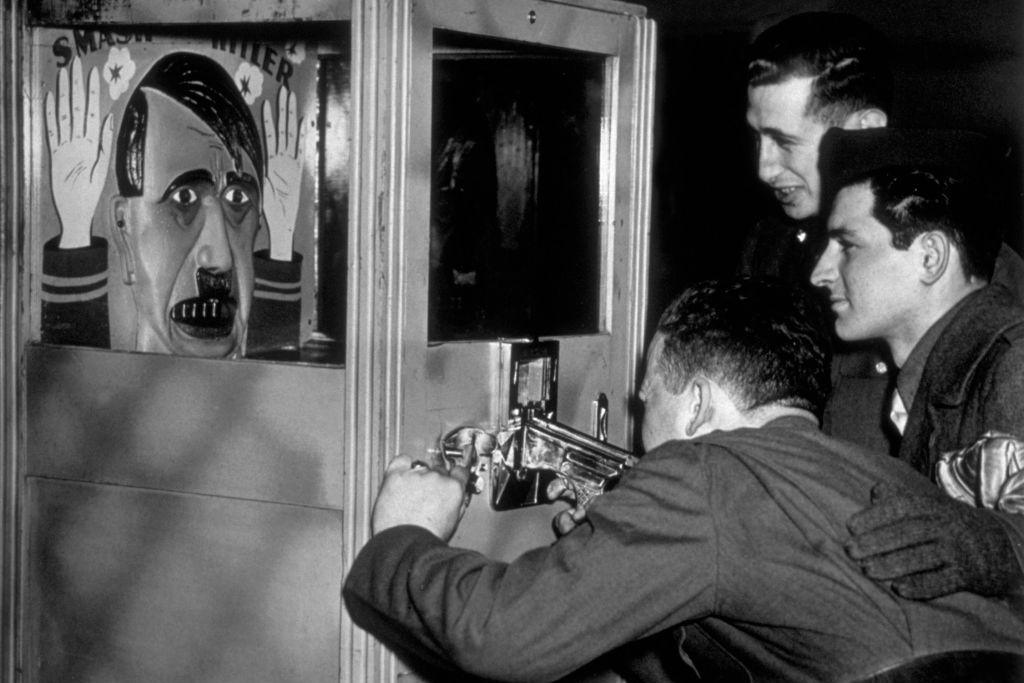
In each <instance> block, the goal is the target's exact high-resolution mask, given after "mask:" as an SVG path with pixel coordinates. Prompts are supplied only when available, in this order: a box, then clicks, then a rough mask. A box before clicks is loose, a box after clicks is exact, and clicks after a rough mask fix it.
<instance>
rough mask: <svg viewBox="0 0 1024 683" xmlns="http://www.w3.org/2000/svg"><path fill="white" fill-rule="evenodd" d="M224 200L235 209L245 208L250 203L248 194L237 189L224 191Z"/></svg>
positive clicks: (232, 188) (231, 188) (230, 188)
mask: <svg viewBox="0 0 1024 683" xmlns="http://www.w3.org/2000/svg"><path fill="white" fill-rule="evenodd" d="M224 200H225V201H226V202H227V203H228V204H231V205H232V206H235V207H243V206H246V205H248V204H249V203H250V202H251V201H252V199H251V198H250V197H249V193H248V192H246V191H245V190H243V189H241V188H238V187H229V188H227V189H226V190H224Z"/></svg>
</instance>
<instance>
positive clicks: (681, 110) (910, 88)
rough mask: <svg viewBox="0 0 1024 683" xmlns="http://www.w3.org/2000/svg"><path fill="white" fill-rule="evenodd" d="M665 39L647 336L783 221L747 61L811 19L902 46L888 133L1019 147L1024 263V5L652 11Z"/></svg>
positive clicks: (725, 3) (1016, 241) (651, 4)
mask: <svg viewBox="0 0 1024 683" xmlns="http://www.w3.org/2000/svg"><path fill="white" fill-rule="evenodd" d="M639 4H642V5H644V6H646V7H647V16H648V17H650V18H652V19H654V20H655V21H656V22H657V25H658V62H657V88H656V98H657V103H656V111H655V135H654V146H655V149H654V183H653V207H652V225H651V245H650V246H651V250H650V253H651V260H650V279H649V282H650V295H649V302H648V330H650V329H651V328H652V325H653V324H654V323H655V322H656V321H657V318H658V315H659V314H660V312H661V310H662V308H663V307H664V306H665V305H666V304H667V303H668V301H669V300H671V298H672V297H673V296H674V295H675V294H677V293H678V292H679V291H680V290H681V289H683V288H684V287H685V286H686V285H687V284H689V283H692V282H695V281H698V280H701V279H704V278H709V277H723V276H728V275H729V274H731V273H732V272H733V269H734V267H735V263H736V258H737V255H738V250H739V245H740V244H741V242H742V239H743V237H744V234H745V233H746V231H747V230H748V228H749V226H750V225H751V223H752V221H753V220H754V219H755V217H757V216H760V215H763V213H764V212H770V211H773V210H774V207H773V205H772V203H771V200H770V198H769V197H768V196H767V195H766V194H764V193H763V192H762V190H761V188H760V187H759V184H758V183H757V179H756V165H755V150H754V146H753V138H752V137H751V135H750V133H749V132H748V130H747V127H746V122H745V110H746V84H745V78H744V52H745V50H746V47H747V45H748V44H749V42H750V41H751V40H752V39H753V37H754V36H756V35H757V34H758V33H759V32H760V31H761V30H763V29H764V28H766V27H768V26H771V25H772V24H774V23H777V22H778V21H781V20H782V19H783V18H785V17H786V16H789V15H791V14H796V13H799V12H803V11H822V10H825V11H837V12H846V13H848V14H853V15H856V16H859V17H861V18H862V19H864V20H866V21H868V22H869V23H871V24H872V25H873V26H874V27H876V28H877V29H878V30H879V31H880V32H881V33H882V34H883V35H884V36H885V37H886V38H887V39H888V41H889V42H890V44H891V47H892V50H893V54H894V60H895V61H894V65H893V67H894V72H895V78H896V99H895V102H894V106H893V111H892V112H890V125H903V126H910V127H950V128H968V129H973V130H978V131H982V132H985V133H987V134H990V135H993V136H996V137H997V138H998V139H999V140H1000V141H1002V142H1005V143H1006V144H1007V145H1008V146H1011V147H1012V156H1011V159H1010V169H1011V171H1010V173H1009V176H1008V178H1007V184H1008V189H1009V190H1010V192H1011V193H1012V197H1013V199H1012V201H1011V205H1012V206H1011V212H1010V215H1009V216H1008V217H1007V232H1006V241H1007V242H1008V243H1009V244H1010V245H1011V246H1013V247H1015V248H1016V249H1017V250H1018V251H1020V250H1021V242H1022V237H1024V223H1022V222H1021V220H1020V214H1021V206H1022V204H1024V201H1022V200H1021V196H1022V195H1021V187H1022V186H1024V181H1022V180H1021V172H1020V167H1021V164H1020V162H1019V155H1020V149H1021V148H1022V146H1024V145H1022V143H1024V101H1022V99H1024V96H1022V93H1024V55H1022V43H1024V2H1021V0H986V1H976V2H971V1H966V2H964V1H961V2H957V1H956V0H902V1H899V2H893V1H891V0H890V1H888V2H881V1H879V2H876V1H863V0H862V1H860V2H856V1H853V0H845V1H841V0H833V1H830V2H823V1H818V2H806V1H805V2H785V1H775V2H771V1H768V0H647V1H646V2H640V3H639Z"/></svg>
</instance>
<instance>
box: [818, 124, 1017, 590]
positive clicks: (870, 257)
mask: <svg viewBox="0 0 1024 683" xmlns="http://www.w3.org/2000/svg"><path fill="white" fill-rule="evenodd" d="M994 168H995V164H994V163H993V156H992V154H991V153H990V152H989V150H988V145H987V143H986V140H985V139H984V138H982V137H981V136H980V135H975V134H971V133H966V132H961V131H909V130H893V129H876V130H872V131H859V132H856V131H843V130H838V129H836V130H832V131H829V132H828V133H827V134H826V135H825V137H824V139H823V140H822V146H821V169H822V174H823V176H824V180H825V184H826V186H827V189H826V190H825V191H824V193H823V194H824V199H825V202H826V206H831V211H830V213H829V216H828V223H827V226H828V245H827V247H826V248H825V250H824V252H823V253H822V255H821V257H820V258H819V260H818V262H817V264H816V266H815V269H814V271H813V273H812V275H811V282H812V283H813V284H814V285H816V286H819V287H822V288H824V289H825V290H827V292H828V296H829V300H830V303H831V307H832V310H833V312H834V313H835V331H836V334H837V336H838V337H839V338H840V339H842V340H846V341H859V340H866V339H879V340H881V341H883V342H884V343H885V344H886V346H887V347H888V348H889V350H890V352H891V354H892V357H893V360H894V361H895V363H896V365H897V366H899V368H900V371H899V375H898V377H897V381H896V388H895V391H894V392H893V393H892V400H891V410H890V411H889V415H890V419H891V420H892V423H893V425H894V426H895V428H896V429H897V430H898V431H899V432H900V434H901V435H902V438H901V440H900V448H899V457H900V459H902V460H904V461H906V462H907V463H908V464H910V465H911V466H913V467H914V468H915V469H917V470H918V471H919V472H921V473H922V474H924V475H925V476H928V477H934V475H935V471H934V470H935V466H936V463H937V462H938V461H939V459H940V458H941V456H942V455H943V453H946V452H949V451H955V450H958V449H961V448H965V447H967V446H969V445H971V444H972V443H974V442H975V441H976V440H977V439H978V438H979V437H981V436H982V435H983V434H985V433H986V432H988V431H999V432H1004V433H1008V434H1013V435H1018V436H1020V435H1024V401H1022V400H1021V396H1024V309H1022V308H1021V307H1020V306H1019V305H1018V304H1017V303H1016V300H1015V297H1014V296H1013V295H1012V294H1011V293H1010V292H1009V291H1008V290H1007V289H1005V288H1004V287H1003V286H1001V285H998V284H989V281H990V279H991V276H992V272H993V267H994V263H995V260H996V254H997V253H998V252H999V249H1000V246H1001V242H1002V240H1001V236H1000V234H999V231H998V230H997V229H995V227H994V221H993V220H992V218H991V215H990V214H991V211H992V205H991V198H990V197H989V196H988V194H987V192H988V189H989V188H990V186H991V177H990V174H991V173H992V171H993V169H994ZM833 196H834V200H833V199H832V197H833ZM889 493H891V492H888V493H886V492H885V491H884V490H883V491H882V493H880V494H879V496H877V500H876V503H877V504H876V505H875V507H874V508H872V509H869V510H868V511H866V512H864V513H862V514H859V515H858V516H857V517H855V518H854V520H852V522H851V529H852V530H854V531H855V532H856V533H857V534H858V537H857V538H855V539H854V543H853V544H852V546H851V552H852V554H853V555H854V557H856V558H857V559H859V560H861V561H862V563H863V566H864V567H865V569H866V571H867V572H868V574H869V575H872V576H874V577H875V578H878V579H879V580H883V581H893V587H894V590H896V591H897V592H898V593H900V594H903V595H906V596H908V597H917V598H921V597H934V596H935V595H943V594H947V593H950V592H953V591H960V590H970V591H973V592H977V593H981V594H985V595H998V596H1003V597H1010V598H1015V599H1017V600H1020V599H1021V598H1022V597H1024V568H1022V567H1024V519H1022V518H1021V516H1020V515H1008V514H1003V513H998V512H991V511H987V510H973V509H971V508H970V507H968V506H966V505H963V504H961V503H958V502H955V501H952V500H949V501H943V500H942V499H933V500H928V501H923V500H918V499H915V498H913V497H900V496H896V495H889ZM883 494H885V495H883ZM1021 604H1022V606H1024V603H1021Z"/></svg>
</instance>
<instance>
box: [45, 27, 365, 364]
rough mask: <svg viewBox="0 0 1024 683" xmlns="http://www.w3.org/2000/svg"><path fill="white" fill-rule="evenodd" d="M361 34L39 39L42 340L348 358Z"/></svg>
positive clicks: (150, 30)
mask: <svg viewBox="0 0 1024 683" xmlns="http://www.w3.org/2000/svg"><path fill="white" fill-rule="evenodd" d="M349 30H350V29H349V24H348V23H347V22H330V23H327V22H324V23H303V24H301V25H300V24H294V23H293V24H286V25H278V26H275V27H272V28H268V27H267V25H251V24H250V25H227V24H220V25H193V26H180V27H179V26H172V27H143V28H139V27H135V26H132V27H128V28H123V29H119V28H118V27H109V28H106V27H105V28H101V29H83V28H77V29H70V28H45V29H38V30H36V31H35V33H34V39H35V40H36V41H37V43H36V45H37V50H38V52H37V67H38V68H37V70H38V72H39V74H40V79H39V82H40V84H41V85H40V87H39V89H38V90H37V92H36V93H35V97H36V98H37V106H35V107H33V110H34V111H35V112H37V113H36V115H35V116H36V118H35V121H34V125H33V130H35V131H36V134H35V140H34V142H33V144H34V145H35V146H36V147H37V148H38V149H39V151H40V153H39V154H38V155H37V158H39V159H40V162H41V165H40V169H39V171H38V174H39V183H38V187H39V188H40V190H39V195H38V197H39V202H38V216H37V217H36V220H35V221H34V225H35V226H36V230H37V235H36V244H38V252H37V255H36V257H35V258H34V260H33V263H35V264H37V265H36V266H35V267H34V275H35V277H34V278H33V283H34V301H37V302H38V306H39V309H37V310H38V311H39V313H38V320H39V338H40V339H41V340H42V341H45V342H49V343H55V344H74V345H85V346H99V347H109V348H113V349H120V350H129V351H143V352H154V353H165V354H173V355H183V356H201V357H209V358H239V357H242V356H245V357H249V358H264V359H267V358H269V359H275V360H295V361H312V362H324V363H340V362H341V361H342V359H343V356H344V353H343V345H344V320H345V310H344V306H345V299H344V297H345V279H346V275H345V253H344V245H345V243H346V242H347V204H348V198H347V194H348V178H349V167H348V161H349V145H350V135H349V133H348V120H349V116H348V112H349V106H350V104H349V99H350V97H349V78H348V75H349V74H348V69H349V64H350V56H349V38H348V32H349ZM83 111H84V114H85V115H84V116H83V115H82V113H81V112H83ZM83 169H84V170H83ZM339 245H340V246H339Z"/></svg>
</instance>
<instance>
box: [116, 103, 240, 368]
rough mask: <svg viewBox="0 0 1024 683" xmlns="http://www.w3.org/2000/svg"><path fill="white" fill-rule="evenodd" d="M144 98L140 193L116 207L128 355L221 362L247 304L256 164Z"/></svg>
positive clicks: (176, 107) (235, 340) (186, 115)
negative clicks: (127, 284) (127, 290)
mask: <svg viewBox="0 0 1024 683" xmlns="http://www.w3.org/2000/svg"><path fill="white" fill-rule="evenodd" d="M145 92H146V99H147V104H148V109H149V113H148V116H149V119H148V126H147V130H146V141H145V145H146V147H145V168H144V173H143V181H144V187H143V194H142V196H141V197H132V198H128V199H121V200H119V201H121V202H123V204H122V207H123V212H122V215H123V218H121V220H123V221H124V227H123V228H122V230H123V234H124V237H125V242H126V244H127V245H128V249H129V251H130V252H131V257H132V258H133V259H134V271H135V282H134V284H133V285H132V292H133V297H134V299H135V306H136V309H137V314H138V322H137V338H136V348H137V349H138V350H140V351H154V352H159V353H173V354H179V355H187V356H203V357H211V358H212V357H224V356H229V355H232V354H235V353H237V352H239V351H240V349H241V346H242V344H243V342H244V338H245V329H246V322H247V320H248V316H249V308H250V304H251V301H252V288H253V275H252V250H253V242H254V240H255V236H256V232H257V230H258V228H259V217H260V209H259V207H260V202H259V185H258V180H257V177H256V167H255V165H254V164H253V163H252V160H251V159H249V158H248V157H247V156H246V155H245V154H244V153H241V152H239V153H238V154H237V161H236V158H235V156H234V155H233V154H232V153H231V151H230V150H229V149H228V148H227V147H225V145H224V143H223V142H222V141H221V140H220V139H219V138H218V137H217V136H216V135H215V134H214V132H213V131H212V130H211V129H210V127H209V126H207V125H206V124H205V123H204V122H203V121H202V120H201V119H199V117H197V116H196V115H195V114H193V113H192V112H191V111H189V110H188V109H186V108H185V107H184V106H183V105H181V104H179V103H177V102H175V101H173V100H172V99H170V98H169V97H167V96H166V95H163V94H162V93H159V92H156V91H152V90H146V91H145ZM124 257H125V255H124V254H122V258H124Z"/></svg>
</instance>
